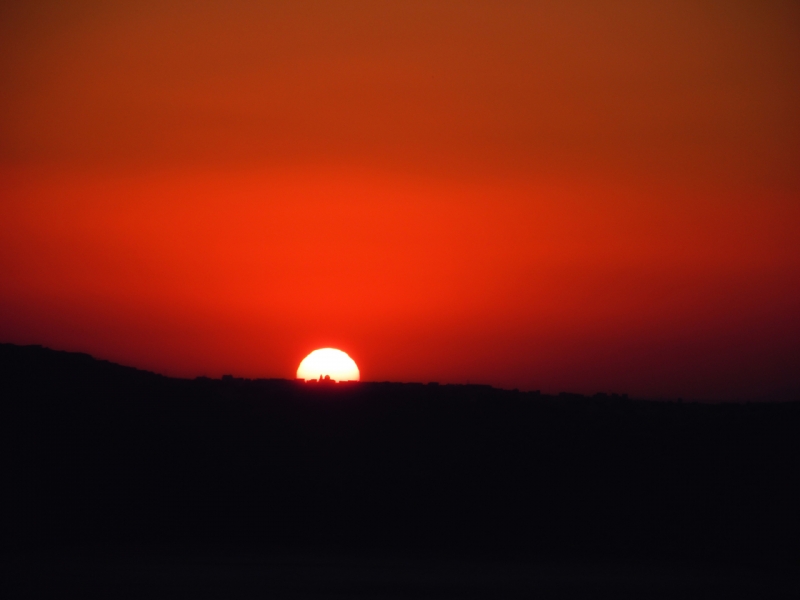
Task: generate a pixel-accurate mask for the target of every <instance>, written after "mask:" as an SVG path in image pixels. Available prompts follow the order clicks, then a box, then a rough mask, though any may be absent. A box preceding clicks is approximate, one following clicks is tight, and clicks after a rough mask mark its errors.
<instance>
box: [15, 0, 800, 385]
mask: <svg viewBox="0 0 800 600" xmlns="http://www.w3.org/2000/svg"><path fill="white" fill-rule="evenodd" d="M6 4H8V3H6ZM17 4H19V6H6V5H3V6H2V7H0V341H6V342H15V343H39V344H43V345H46V346H50V347H53V348H57V349H65V350H80V351H85V352H90V353H92V354H94V355H95V356H98V357H102V358H107V359H110V360H114V361H117V362H121V363H124V364H129V365H134V366H138V367H142V368H147V369H152V370H156V371H159V372H162V373H167V374H172V375H181V376H195V375H201V374H205V375H210V376H219V375H220V374H222V373H233V374H235V375H239V376H246V377H293V376H294V370H295V369H296V367H297V364H299V362H300V360H301V359H302V358H303V356H305V354H307V353H308V352H309V351H311V350H313V349H315V348H318V347H322V346H334V347H338V348H341V349H343V350H345V351H347V352H348V353H349V354H350V355H351V356H352V357H353V358H354V359H355V360H356V362H357V363H358V365H359V368H360V369H361V372H362V376H363V377H364V378H365V379H369V380H393V381H441V382H454V383H463V382H472V383H490V384H494V385H498V386H502V387H508V388H512V387H518V388H520V389H541V390H543V391H548V392H557V391H562V390H566V391H577V392H584V393H594V392H597V391H607V392H624V393H629V394H631V395H635V396H644V397H675V396H683V397H687V398H702V399H736V398H755V397H768V396H780V397H786V396H787V394H790V393H792V391H793V392H794V393H795V394H797V393H798V392H799V391H800V367H799V365H800V110H798V107H800V6H799V5H798V4H797V3H796V2H765V1H758V2H755V1H753V2H745V1H741V2H735V1H727V2H708V1H706V2H703V1H701V2H698V1H692V2H642V1H641V0H638V1H631V2H602V3H598V2H552V3H547V2H544V3H536V5H535V6H534V3H529V2H519V3H514V2H508V3H497V2H468V1H459V2H431V1H426V2H397V3H389V2H387V3H379V2H372V1H363V2H299V1H292V2H285V3H281V2H271V3H261V2H254V1H252V2H235V1H234V2H230V1H228V2H224V3H223V2H186V3H178V2H152V3H147V2H131V3H129V4H126V3H123V2H113V3H102V2H36V1H31V2H26V3H17ZM263 4H269V6H268V7H265V6H262V5H263Z"/></svg>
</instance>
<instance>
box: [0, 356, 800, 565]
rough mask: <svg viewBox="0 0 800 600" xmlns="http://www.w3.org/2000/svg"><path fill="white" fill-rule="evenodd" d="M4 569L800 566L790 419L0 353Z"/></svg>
mask: <svg viewBox="0 0 800 600" xmlns="http://www.w3.org/2000/svg"><path fill="white" fill-rule="evenodd" d="M0 396H1V397H2V409H1V410H2V415H1V418H0V421H1V422H2V438H3V446H4V450H3V455H4V465H5V466H4V472H5V475H4V480H5V484H6V490H7V491H6V492H5V493H4V496H5V504H6V508H5V509H4V510H3V512H2V515H3V516H2V520H3V522H2V527H3V539H4V540H5V541H4V545H5V551H6V552H7V553H18V552H22V551H23V550H26V551H30V552H34V551H39V550H41V549H51V550H52V549H70V548H76V547H83V548H86V547H91V548H134V547H135V548H192V549H198V548H205V549H211V550H214V549H219V548H236V549H239V550H242V551H245V550H246V551H248V552H267V553H270V552H272V553H275V552H278V553H280V552H306V551H315V552H327V553H329V554H331V555H337V556H343V555H347V554H348V553H350V554H352V553H359V552H360V553H367V554H369V553H389V554H392V555H397V556H423V555H424V556H453V557H465V558H469V559H475V560H483V559H492V560H517V559H523V558H524V559H526V560H528V559H532V560H539V559H541V560H566V561H576V560H593V559H602V560H606V559H614V560H634V559H635V560H641V559H647V560H651V559H652V560H663V561H682V562H684V563H686V562H689V563H696V564H724V565H745V566H751V567H753V566H755V567H775V566H779V567H780V566H792V565H797V561H798V559H800V516H799V515H800V511H798V506H800V461H799V460H798V457H800V436H798V434H797V433H798V431H800V403H798V402H788V403H758V404H717V405H707V404H695V403H679V402H645V401H636V400H631V399H628V398H625V397H619V396H603V395H598V396H593V397H584V396H579V395H572V394H570V395H561V396H547V395H543V394H539V393H522V392H517V391H506V390H499V389H495V388H491V387H488V386H476V385H434V384H428V385H423V384H398V383H367V382H361V383H347V384H333V383H328V384H325V383H321V384H320V383H313V384H305V383H302V382H296V381H289V380H243V379H237V378H233V377H225V378H223V379H221V380H220V379H208V378H198V379H194V380H187V379H176V378H169V377H164V376H160V375H156V374H153V373H149V372H145V371H140V370H137V369H133V368H128V367H122V366H119V365H115V364H112V363H109V362H106V361H100V360H95V359H93V358H91V357H90V356H88V355H85V354H73V353H66V352H56V351H52V350H48V349H44V348H41V347H38V346H14V345H10V344H3V345H0Z"/></svg>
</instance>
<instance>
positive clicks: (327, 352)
mask: <svg viewBox="0 0 800 600" xmlns="http://www.w3.org/2000/svg"><path fill="white" fill-rule="evenodd" d="M326 375H327V376H328V377H330V378H331V379H332V380H333V381H358V380H359V379H360V378H361V374H360V373H359V371H358V367H357V366H356V363H355V361H354V360H353V359H352V358H350V357H349V356H348V355H347V353H345V352H342V351H341V350H337V349H336V348H320V349H319V350H314V351H313V352H312V353H311V354H309V355H308V356H306V357H305V358H304V359H303V361H302V362H301V363H300V366H299V367H297V378H298V379H304V380H306V381H309V380H311V379H320V378H323V379H324V378H325V376H326Z"/></svg>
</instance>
